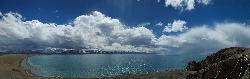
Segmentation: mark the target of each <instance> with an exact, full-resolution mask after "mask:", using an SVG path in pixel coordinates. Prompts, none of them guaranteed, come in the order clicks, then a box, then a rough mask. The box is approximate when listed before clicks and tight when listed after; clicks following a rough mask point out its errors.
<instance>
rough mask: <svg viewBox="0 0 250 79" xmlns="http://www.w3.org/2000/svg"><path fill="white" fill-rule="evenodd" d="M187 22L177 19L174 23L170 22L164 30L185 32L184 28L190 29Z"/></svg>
mask: <svg viewBox="0 0 250 79" xmlns="http://www.w3.org/2000/svg"><path fill="white" fill-rule="evenodd" d="M186 24H187V22H186V21H183V20H175V21H174V22H173V23H168V25H167V26H165V28H164V30H163V32H183V31H184V30H187V29H188V27H187V26H186Z"/></svg>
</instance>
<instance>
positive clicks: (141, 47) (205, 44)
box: [0, 11, 250, 54]
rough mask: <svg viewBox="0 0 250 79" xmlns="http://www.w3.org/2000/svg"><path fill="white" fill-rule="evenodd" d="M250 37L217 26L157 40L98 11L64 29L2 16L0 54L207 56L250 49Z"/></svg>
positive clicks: (242, 29)
mask: <svg viewBox="0 0 250 79" xmlns="http://www.w3.org/2000/svg"><path fill="white" fill-rule="evenodd" d="M173 25H174V23H172V26H173ZM249 34H250V26H249V25H246V24H242V23H217V24H215V25H213V26H206V25H204V26H196V27H195V28H190V29H189V30H187V31H184V32H181V33H179V34H176V35H162V36H160V37H159V38H156V36H155V35H154V34H153V33H152V31H151V30H149V29H147V28H145V27H133V28H129V26H126V25H124V24H123V23H121V22H120V21H119V20H118V19H114V18H111V17H108V16H105V15H104V14H102V13H101V12H98V11H94V12H93V13H91V14H88V15H81V16H79V17H77V18H75V19H74V21H73V22H72V23H69V24H62V25H58V24H56V23H42V22H40V21H38V20H31V21H25V20H24V19H23V18H22V16H21V15H20V14H17V13H3V14H2V15H1V19H0V51H3V50H25V49H27V50H29V49H43V48H47V47H52V48H72V49H92V48H97V49H102V50H125V51H146V52H147V51H149V52H157V53H165V54H207V53H208V52H214V51H217V50H218V49H221V48H225V47H231V46H242V47H250V41H249V40H250V35H249Z"/></svg>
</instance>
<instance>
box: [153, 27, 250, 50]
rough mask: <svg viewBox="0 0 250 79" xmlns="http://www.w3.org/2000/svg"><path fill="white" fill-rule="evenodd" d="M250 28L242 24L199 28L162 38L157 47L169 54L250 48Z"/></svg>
mask: <svg viewBox="0 0 250 79" xmlns="http://www.w3.org/2000/svg"><path fill="white" fill-rule="evenodd" d="M249 27H250V26H249V25H245V24H241V23H218V24H215V26H199V27H196V28H191V29H190V30H189V31H186V32H183V33H181V34H179V35H170V36H166V35H163V36H161V37H160V38H159V39H158V40H157V41H158V42H157V43H156V44H157V45H160V46H161V47H164V48H167V52H168V53H174V54H176V53H179V54H183V53H189V54H190V53H196V54H197V53H203V54H204V53H209V52H215V51H216V50H219V49H221V48H225V47H231V46H242V47H250V41H249V40H250V35H249V34H250V28H249Z"/></svg>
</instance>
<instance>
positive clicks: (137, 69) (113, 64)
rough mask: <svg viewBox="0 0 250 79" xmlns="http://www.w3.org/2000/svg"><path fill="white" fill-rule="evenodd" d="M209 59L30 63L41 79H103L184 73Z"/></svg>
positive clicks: (43, 59)
mask: <svg viewBox="0 0 250 79" xmlns="http://www.w3.org/2000/svg"><path fill="white" fill-rule="evenodd" d="M204 57H205V56H186V55H185V56H184V55H157V54H86V55H35V56H31V57H29V58H28V59H27V61H26V63H27V64H29V66H31V72H32V73H34V74H36V75H38V76H47V77H48V76H62V77H71V78H72V77H73V78H77V77H81V78H90V77H102V76H114V75H122V74H131V73H148V72H157V71H162V70H168V69H184V68H185V66H186V64H187V62H188V61H190V60H201V59H203V58H204Z"/></svg>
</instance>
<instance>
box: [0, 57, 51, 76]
mask: <svg viewBox="0 0 250 79" xmlns="http://www.w3.org/2000/svg"><path fill="white" fill-rule="evenodd" d="M27 57H28V55H22V54H5V55H1V56H0V66H1V67H0V77H1V78H0V79H47V78H45V77H34V76H31V74H29V73H28V72H27V71H26V70H25V69H23V68H22V67H21V63H22V61H23V60H24V59H25V58H27Z"/></svg>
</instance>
